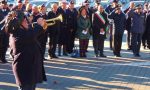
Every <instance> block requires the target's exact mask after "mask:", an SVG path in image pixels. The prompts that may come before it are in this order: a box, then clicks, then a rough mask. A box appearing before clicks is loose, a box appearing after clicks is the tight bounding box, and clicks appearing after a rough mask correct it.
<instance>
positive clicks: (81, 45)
mask: <svg viewBox="0 0 150 90" xmlns="http://www.w3.org/2000/svg"><path fill="white" fill-rule="evenodd" d="M88 42H89V39H79V48H80V56H85V53H86V50H87V46H88Z"/></svg>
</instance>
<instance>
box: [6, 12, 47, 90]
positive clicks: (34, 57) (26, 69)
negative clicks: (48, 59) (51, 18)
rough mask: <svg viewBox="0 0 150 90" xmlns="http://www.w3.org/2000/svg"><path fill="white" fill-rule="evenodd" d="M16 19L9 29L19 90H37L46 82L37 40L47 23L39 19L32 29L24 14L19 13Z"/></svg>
mask: <svg viewBox="0 0 150 90" xmlns="http://www.w3.org/2000/svg"><path fill="white" fill-rule="evenodd" d="M15 18H16V19H15ZM15 18H14V19H11V20H10V21H9V23H8V26H7V28H8V32H9V34H10V37H9V40H10V41H9V45H10V49H11V55H12V57H13V62H12V69H13V73H14V76H15V80H16V84H17V85H18V87H19V90H35V88H36V84H37V83H42V82H43V81H46V75H45V70H44V66H43V60H42V59H43V58H42V54H41V50H40V46H39V44H38V40H37V37H38V35H39V34H40V33H42V32H43V31H44V30H45V28H44V27H45V23H44V20H43V18H38V20H37V24H34V25H33V27H31V25H29V24H28V22H27V18H26V17H25V15H24V13H22V12H18V13H17V17H15ZM43 28H44V29H43Z"/></svg>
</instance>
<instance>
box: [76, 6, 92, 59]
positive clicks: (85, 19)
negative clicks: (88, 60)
mask: <svg viewBox="0 0 150 90" xmlns="http://www.w3.org/2000/svg"><path fill="white" fill-rule="evenodd" d="M90 28H91V22H90V18H89V16H88V14H87V11H86V8H85V7H84V6H82V7H81V8H80V9H79V16H78V19H77V32H76V33H77V38H79V48H80V57H86V50H87V45H88V42H89V38H90Z"/></svg>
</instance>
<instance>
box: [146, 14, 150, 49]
mask: <svg viewBox="0 0 150 90" xmlns="http://www.w3.org/2000/svg"><path fill="white" fill-rule="evenodd" d="M146 31H147V34H146V36H147V43H148V48H149V49H150V12H149V13H148V15H147V18H146Z"/></svg>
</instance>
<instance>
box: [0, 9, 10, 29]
mask: <svg viewBox="0 0 150 90" xmlns="http://www.w3.org/2000/svg"><path fill="white" fill-rule="evenodd" d="M9 12H10V10H9V9H8V8H7V9H0V21H2V20H3V19H4V18H5V16H7V14H8V13H9ZM3 26H4V23H2V24H0V30H2V27H3Z"/></svg>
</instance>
